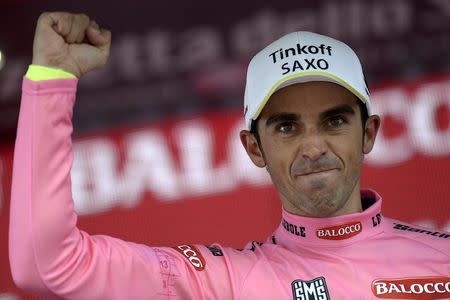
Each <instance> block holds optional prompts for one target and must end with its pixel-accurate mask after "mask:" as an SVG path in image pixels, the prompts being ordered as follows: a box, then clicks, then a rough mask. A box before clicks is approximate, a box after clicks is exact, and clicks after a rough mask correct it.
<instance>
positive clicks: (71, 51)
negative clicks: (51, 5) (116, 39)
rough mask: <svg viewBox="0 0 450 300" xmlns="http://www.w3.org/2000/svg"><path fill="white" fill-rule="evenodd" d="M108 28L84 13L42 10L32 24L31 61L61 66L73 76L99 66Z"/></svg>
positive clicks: (107, 45)
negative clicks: (34, 27)
mask: <svg viewBox="0 0 450 300" xmlns="http://www.w3.org/2000/svg"><path fill="white" fill-rule="evenodd" d="M110 45H111V32H110V31H108V30H105V29H100V27H99V26H98V25H97V23H96V22H95V21H93V20H91V19H90V18H89V17H88V16H87V15H84V14H72V13H67V12H45V13H43V14H41V16H40V17H39V20H38V22H37V26H36V32H35V35H34V43H33V64H36V65H41V66H48V67H55V68H61V69H63V70H65V71H67V72H70V73H72V74H74V75H75V76H77V77H80V76H81V75H83V74H85V73H87V72H89V71H91V70H94V69H97V68H100V67H102V66H103V65H104V64H105V63H106V61H107V60H108V56H109V48H110Z"/></svg>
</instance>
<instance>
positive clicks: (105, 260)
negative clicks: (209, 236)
mask: <svg viewBox="0 0 450 300" xmlns="http://www.w3.org/2000/svg"><path fill="white" fill-rule="evenodd" d="M76 85H77V80H76V79H59V80H48V81H38V82H34V81H30V80H28V79H24V81H23V95H22V103H21V111H20V117H19V126H18V133H17V141H16V147H15V154H14V155H15V156H14V170H13V172H14V174H13V185H12V201H11V224H10V262H11V269H12V273H13V278H14V280H15V282H16V283H17V285H18V286H20V287H22V288H24V289H27V290H29V291H31V292H33V293H35V294H37V295H40V296H41V297H43V298H45V299H51V298H52V297H54V295H58V296H59V297H62V298H64V299H155V298H161V299H168V298H169V296H171V299H174V298H177V297H174V296H178V297H179V298H178V299H191V298H192V299H202V298H205V297H206V298H209V297H210V296H211V295H212V294H211V293H214V287H212V286H208V288H207V289H206V291H204V290H203V288H202V285H204V284H207V285H209V284H210V282H209V279H208V275H207V272H198V271H197V270H196V269H195V268H194V267H193V266H192V264H190V261H189V260H188V259H186V257H184V256H183V255H181V254H180V253H178V252H177V251H175V250H174V249H172V248H151V247H147V246H144V245H138V244H134V243H128V242H125V241H122V240H119V239H115V238H112V237H108V236H90V235H88V234H87V233H85V232H83V231H80V230H79V229H78V228H77V227H76V223H77V215H76V214H75V212H74V210H73V201H72V192H71V182H70V169H71V165H72V160H73V154H72V143H71V133H72V123H71V117H72V107H73V104H74V102H75V92H76ZM199 247H200V246H199ZM201 247H203V246H201ZM206 252H209V251H206ZM188 254H189V255H191V254H192V253H191V252H188ZM203 255H204V256H206V255H211V254H210V253H208V254H203ZM211 256H212V255H211ZM208 268H212V269H214V270H215V273H216V276H217V275H220V274H221V273H220V271H218V269H220V270H222V271H223V272H226V271H225V270H226V268H225V263H224V260H223V259H220V260H218V259H216V260H212V261H211V262H210V263H209V266H208ZM212 285H214V284H212ZM228 285H229V281H227V280H223V281H222V282H221V283H217V284H216V287H217V288H220V289H224V288H225V289H227V290H230V291H231V289H230V287H229V286H228ZM208 295H209V296H208ZM158 296H159V297H158Z"/></svg>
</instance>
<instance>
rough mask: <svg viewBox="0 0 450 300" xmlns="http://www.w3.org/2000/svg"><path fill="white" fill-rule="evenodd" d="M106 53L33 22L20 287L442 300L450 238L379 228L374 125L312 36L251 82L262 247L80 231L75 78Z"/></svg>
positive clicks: (357, 80)
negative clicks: (264, 186) (273, 214)
mask: <svg viewBox="0 0 450 300" xmlns="http://www.w3.org/2000/svg"><path fill="white" fill-rule="evenodd" d="M110 41H111V34H110V32H109V31H107V30H104V29H100V28H99V27H98V25H97V24H96V23H95V22H94V21H92V20H90V19H89V18H88V17H87V16H85V15H74V14H69V13H44V14H43V15H41V17H40V18H39V20H38V24H37V28H36V34H35V40H34V45H33V64H32V66H30V68H29V70H28V72H27V74H26V78H25V79H24V82H23V97H22V104H21V105H22V106H21V112H20V119H19V125H18V134H17V141H16V148H15V158H14V174H13V189H12V203H11V224H10V261H11V269H12V273H13V277H14V280H15V282H16V283H17V285H18V286H20V287H22V288H24V289H26V290H28V291H30V292H32V293H34V294H36V295H39V296H40V297H42V298H43V299H61V298H63V299H310V300H311V299H317V300H319V299H320V300H325V299H379V298H390V299H445V298H447V299H448V298H450V278H449V274H450V257H449V255H450V243H449V241H450V239H449V237H450V235H449V234H447V233H443V232H435V231H432V230H427V229H421V228H418V227H416V226H412V225H407V224H405V223H403V222H398V221H395V220H391V219H387V218H383V217H382V215H381V201H382V200H381V198H380V196H378V195H377V194H376V193H375V192H374V191H370V190H363V191H360V189H359V180H360V179H359V178H360V177H359V174H360V169H361V166H362V163H363V157H364V154H367V153H369V152H370V151H371V149H372V147H373V144H374V142H375V138H376V134H377V131H378V127H379V124H380V120H379V117H378V116H376V115H370V97H369V93H368V89H367V87H366V84H365V82H364V76H363V73H362V68H361V65H360V62H359V60H358V58H357V56H356V55H355V54H354V52H353V51H352V50H351V49H350V48H349V47H348V46H346V45H345V44H343V43H341V42H339V41H336V40H334V39H332V38H329V37H325V36H322V35H317V34H313V33H308V32H297V33H291V34H288V35H286V36H284V37H282V38H281V39H279V40H277V41H275V42H274V43H272V44H271V45H269V46H268V47H267V48H265V49H263V50H262V51H261V52H260V53H258V54H257V55H256V56H255V57H254V58H253V59H252V61H251V62H250V65H249V69H248V76H247V86H246V94H245V121H246V125H247V130H243V131H241V134H240V138H241V141H242V143H243V145H244V147H245V149H246V151H247V153H248V155H249V156H250V158H251V160H252V161H253V162H254V163H255V165H257V166H258V167H265V168H267V170H268V172H269V174H270V176H271V178H272V180H273V182H274V184H275V187H276V188H277V190H278V192H279V195H280V200H281V201H282V204H283V212H282V221H281V224H280V226H279V228H278V229H276V231H275V232H274V234H273V235H272V236H271V237H269V238H268V239H267V241H266V242H265V243H255V242H253V243H251V244H249V245H248V247H246V249H244V250H236V249H231V248H225V247H221V246H220V245H212V246H203V245H180V246H178V247H174V248H166V247H158V248H156V247H149V246H146V245H139V244H134V243H131V242H125V241H122V240H118V239H115V238H112V237H108V236H90V235H89V234H87V233H85V232H82V231H80V230H79V229H78V228H77V227H76V221H77V216H76V214H75V212H74V211H73V203H72V198H71V184H70V168H71V162H72V149H71V137H70V134H71V131H72V125H71V116H72V106H73V104H74V101H75V92H76V85H77V79H76V78H75V77H81V76H82V75H83V74H85V73H87V72H89V71H90V70H93V69H95V68H98V67H101V66H102V65H104V64H105V62H106V60H107V57H108V52H109V46H110ZM392 201H395V199H392Z"/></svg>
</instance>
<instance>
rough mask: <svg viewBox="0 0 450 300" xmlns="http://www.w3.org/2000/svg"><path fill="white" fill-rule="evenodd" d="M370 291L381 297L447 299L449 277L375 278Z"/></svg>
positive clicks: (449, 292) (449, 293)
mask: <svg viewBox="0 0 450 300" xmlns="http://www.w3.org/2000/svg"><path fill="white" fill-rule="evenodd" d="M372 293H373V294H374V295H375V296H376V297H377V298H383V299H414V300H416V299H449V298H450V277H412V278H390V279H376V280H374V281H373V282H372Z"/></svg>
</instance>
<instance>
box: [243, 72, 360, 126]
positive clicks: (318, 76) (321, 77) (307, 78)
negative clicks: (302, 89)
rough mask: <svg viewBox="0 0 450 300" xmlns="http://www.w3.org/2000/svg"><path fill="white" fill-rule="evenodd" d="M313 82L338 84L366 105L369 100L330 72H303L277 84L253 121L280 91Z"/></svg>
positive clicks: (253, 118) (253, 117) (265, 98)
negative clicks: (291, 86)
mask: <svg viewBox="0 0 450 300" xmlns="http://www.w3.org/2000/svg"><path fill="white" fill-rule="evenodd" d="M311 81H326V82H333V83H336V84H339V85H340V86H342V87H344V88H345V89H347V90H349V91H350V92H351V93H352V94H354V95H355V96H356V97H357V98H358V99H360V100H361V101H362V102H363V103H364V104H367V99H366V98H364V96H363V95H362V94H361V93H360V92H358V91H357V90H356V89H354V88H353V87H352V86H351V85H350V84H348V83H347V82H345V81H344V80H342V79H341V78H339V77H337V76H335V75H333V74H330V73H328V72H324V71H314V72H302V73H297V74H292V75H290V76H287V77H284V78H282V79H281V80H279V81H278V82H276V83H275V84H274V85H273V86H272V88H271V89H270V90H269V92H268V93H267V94H266V96H265V97H264V100H263V101H262V102H261V104H260V106H259V107H258V110H257V111H256V113H255V114H254V115H253V116H252V117H251V119H252V120H256V118H258V116H259V114H260V113H261V111H262V109H263V108H264V106H265V105H266V103H267V101H269V98H270V97H271V96H272V95H273V94H274V93H275V92H276V91H278V90H280V89H282V88H284V87H287V86H289V85H292V84H296V83H303V82H311Z"/></svg>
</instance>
